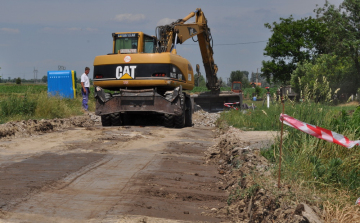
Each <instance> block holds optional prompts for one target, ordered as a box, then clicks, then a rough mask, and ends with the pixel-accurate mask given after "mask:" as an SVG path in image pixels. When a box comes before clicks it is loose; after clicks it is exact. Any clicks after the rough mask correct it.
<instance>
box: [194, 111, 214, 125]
mask: <svg viewBox="0 0 360 223" xmlns="http://www.w3.org/2000/svg"><path fill="white" fill-rule="evenodd" d="M219 117H220V113H208V112H206V111H204V110H199V111H196V112H194V114H193V124H194V127H200V126H205V127H215V123H216V120H217V119H218V118H219Z"/></svg>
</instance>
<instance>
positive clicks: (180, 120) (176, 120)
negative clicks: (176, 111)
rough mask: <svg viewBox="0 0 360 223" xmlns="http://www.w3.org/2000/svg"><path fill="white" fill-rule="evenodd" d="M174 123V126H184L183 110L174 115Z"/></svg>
mask: <svg viewBox="0 0 360 223" xmlns="http://www.w3.org/2000/svg"><path fill="white" fill-rule="evenodd" d="M174 125H175V128H184V127H185V112H183V113H182V114H181V115H178V116H174Z"/></svg>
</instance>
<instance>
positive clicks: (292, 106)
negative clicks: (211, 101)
mask: <svg viewBox="0 0 360 223" xmlns="http://www.w3.org/2000/svg"><path fill="white" fill-rule="evenodd" d="M311 98H312V97H308V98H307V100H305V101H304V102H302V103H295V102H292V101H290V100H287V101H286V102H285V114H288V115H290V116H292V117H294V118H296V119H298V120H301V121H303V122H306V123H309V124H313V125H316V126H320V127H323V128H326V129H329V130H332V131H334V132H337V133H339V134H343V135H345V136H347V137H348V138H349V139H350V140H357V139H359V138H360V127H359V123H360V107H356V105H351V106H347V107H340V106H332V105H331V103H329V102H324V103H314V102H313V100H312V99H311ZM245 103H248V104H250V105H251V103H254V104H255V105H256V106H257V108H256V109H255V110H246V111H236V110H232V111H229V112H223V113H222V114H221V117H220V120H219V123H221V122H222V121H225V122H227V123H228V125H231V126H234V127H236V128H240V129H243V130H275V131H280V129H281V122H280V121H279V115H280V113H282V105H281V103H280V102H273V103H271V105H270V108H269V109H268V108H267V107H266V104H265V106H262V102H259V101H256V102H252V101H245ZM284 132H285V137H284V140H283V146H282V148H283V155H282V178H283V179H284V180H287V181H291V182H302V184H304V185H308V186H309V187H316V188H318V189H321V190H325V191H327V190H330V191H337V190H340V191H346V192H347V193H349V194H350V200H352V201H353V200H354V199H355V200H356V198H357V197H358V195H359V194H360V147H359V146H355V147H353V148H352V149H347V148H345V147H342V146H339V145H337V144H334V143H330V142H327V141H324V140H321V139H318V138H316V137H313V136H311V135H308V134H306V133H303V132H301V131H299V130H297V129H294V128H291V127H288V126H286V125H284ZM279 147H280V140H279V136H278V138H277V139H276V141H275V143H274V145H273V146H272V147H271V148H268V149H264V150H262V152H261V153H262V155H263V156H265V157H266V158H267V159H268V160H269V161H270V162H273V163H274V167H275V168H274V172H276V169H277V168H278V167H277V166H276V165H277V164H278V160H279Z"/></svg>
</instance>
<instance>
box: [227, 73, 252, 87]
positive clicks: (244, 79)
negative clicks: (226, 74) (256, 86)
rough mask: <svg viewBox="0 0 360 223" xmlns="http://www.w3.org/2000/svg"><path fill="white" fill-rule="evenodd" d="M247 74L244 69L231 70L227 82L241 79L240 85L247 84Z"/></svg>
mask: <svg viewBox="0 0 360 223" xmlns="http://www.w3.org/2000/svg"><path fill="white" fill-rule="evenodd" d="M248 76H249V72H248V71H246V70H244V71H240V70H236V71H231V73H230V80H229V82H230V83H232V82H233V81H241V83H242V86H244V87H245V86H248V85H249V80H248V78H247V77H248Z"/></svg>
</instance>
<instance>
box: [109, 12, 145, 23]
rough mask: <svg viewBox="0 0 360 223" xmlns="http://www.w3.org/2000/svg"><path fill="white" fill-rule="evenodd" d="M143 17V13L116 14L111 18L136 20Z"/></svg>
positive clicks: (140, 19) (127, 20)
mask: <svg viewBox="0 0 360 223" xmlns="http://www.w3.org/2000/svg"><path fill="white" fill-rule="evenodd" d="M144 19H145V15H144V14H118V15H116V16H115V18H114V19H113V20H114V21H117V22H138V21H142V20H144Z"/></svg>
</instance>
